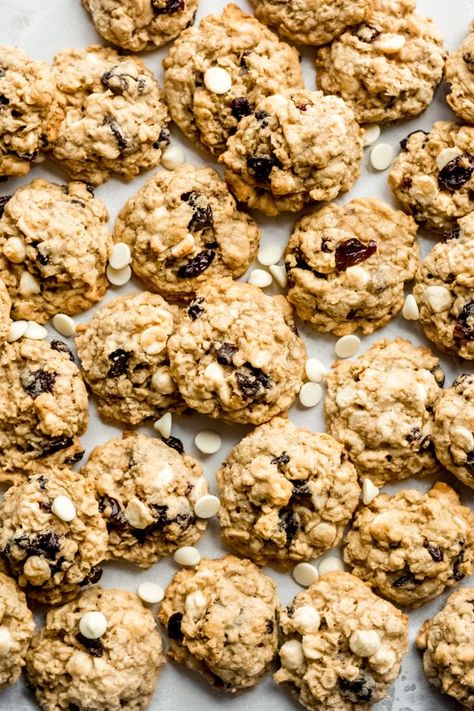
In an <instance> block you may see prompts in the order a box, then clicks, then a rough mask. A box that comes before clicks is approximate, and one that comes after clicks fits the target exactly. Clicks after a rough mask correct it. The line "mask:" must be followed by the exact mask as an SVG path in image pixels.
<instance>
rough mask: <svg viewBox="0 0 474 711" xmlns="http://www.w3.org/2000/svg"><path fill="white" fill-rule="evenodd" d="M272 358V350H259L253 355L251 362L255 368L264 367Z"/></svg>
mask: <svg viewBox="0 0 474 711" xmlns="http://www.w3.org/2000/svg"><path fill="white" fill-rule="evenodd" d="M271 360H272V354H271V353H270V351H258V353H256V354H255V355H252V357H251V359H250V362H251V363H252V365H253V366H254V368H264V367H265V366H266V365H268V364H269V363H270V362H271Z"/></svg>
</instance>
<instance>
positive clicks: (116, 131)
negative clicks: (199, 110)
mask: <svg viewBox="0 0 474 711" xmlns="http://www.w3.org/2000/svg"><path fill="white" fill-rule="evenodd" d="M53 70H54V74H55V77H56V81H57V84H58V89H59V92H60V94H61V97H62V100H63V102H64V105H65V111H66V113H65V117H64V119H63V121H62V122H61V124H60V126H59V133H58V137H57V139H56V141H55V142H54V144H53V146H52V157H53V158H54V159H55V160H57V161H58V162H59V163H60V164H61V165H62V166H63V167H64V168H65V169H66V170H67V172H68V173H69V174H70V175H71V176H72V177H74V178H77V179H79V180H85V181H86V182H89V183H92V184H93V185H99V184H100V183H103V182H104V181H105V180H107V179H108V178H109V177H110V175H111V174H112V173H115V174H117V175H120V176H121V177H123V178H125V179H126V180H130V179H131V178H133V177H134V176H135V175H138V173H140V172H141V171H143V170H148V168H153V167H154V166H156V165H158V163H159V162H160V158H161V153H162V150H163V148H164V147H165V146H166V145H167V144H168V143H169V132H168V130H167V128H166V125H167V123H168V121H169V116H168V109H167V107H166V104H165V103H164V100H163V95H162V91H161V89H160V87H159V86H158V84H157V82H156V79H155V77H154V75H153V73H152V72H151V71H150V69H148V67H146V66H145V64H144V63H143V62H142V60H141V59H139V58H138V57H127V56H121V55H119V54H117V52H115V51H114V50H113V49H110V48H109V47H100V46H98V45H95V46H92V47H88V48H87V49H65V50H63V51H61V52H59V53H58V54H57V55H56V56H55V58H54V62H53Z"/></svg>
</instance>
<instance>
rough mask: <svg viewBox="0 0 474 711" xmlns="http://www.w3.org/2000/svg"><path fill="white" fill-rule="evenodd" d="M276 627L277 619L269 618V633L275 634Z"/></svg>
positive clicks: (267, 627)
mask: <svg viewBox="0 0 474 711" xmlns="http://www.w3.org/2000/svg"><path fill="white" fill-rule="evenodd" d="M274 629H275V620H272V619H270V620H267V624H266V630H267V634H273V630H274Z"/></svg>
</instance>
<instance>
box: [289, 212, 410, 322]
mask: <svg viewBox="0 0 474 711" xmlns="http://www.w3.org/2000/svg"><path fill="white" fill-rule="evenodd" d="M416 232H417V226H416V223H415V221H414V220H413V218H411V217H409V216H407V215H405V214H404V213H403V212H401V211H400V210H392V208H391V207H389V206H388V205H386V204H385V203H383V202H381V201H380V200H377V199H375V198H359V199H357V200H352V201H351V202H349V203H347V204H346V205H328V206H327V207H324V208H322V209H321V210H318V211H317V212H314V213H311V214H309V215H306V216H305V217H302V218H301V219H300V220H298V222H297V223H296V225H295V228H294V230H293V234H292V235H291V237H290V241H289V243H288V247H287V249H286V255H285V264H286V271H287V273H288V282H289V290H288V300H289V301H290V302H291V303H292V304H293V305H294V307H295V308H296V311H297V313H298V316H299V317H300V318H301V319H302V320H303V321H305V322H306V323H308V324H309V325H311V326H313V328H315V329H316V330H318V331H330V332H331V333H335V334H336V335H338V336H344V335H346V334H348V333H352V332H353V331H355V330H360V331H361V332H362V333H372V332H373V331H375V330H376V329H377V328H381V327H382V326H383V325H384V324H385V323H387V321H389V320H390V319H391V318H392V317H393V316H394V315H395V314H396V313H397V312H398V311H399V310H400V309H401V308H402V306H403V301H404V283H405V281H408V280H410V279H413V277H414V275H415V270H416V267H417V264H418V242H417V240H416Z"/></svg>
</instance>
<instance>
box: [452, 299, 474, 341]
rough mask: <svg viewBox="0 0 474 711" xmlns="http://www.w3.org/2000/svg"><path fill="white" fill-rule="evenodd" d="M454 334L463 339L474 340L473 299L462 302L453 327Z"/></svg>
mask: <svg viewBox="0 0 474 711" xmlns="http://www.w3.org/2000/svg"><path fill="white" fill-rule="evenodd" d="M454 336H455V337H456V338H461V339H463V340H467V341H472V340H474V301H469V302H468V303H467V304H464V306H463V307H462V310H461V312H460V314H459V316H458V323H457V324H456V326H455V328H454Z"/></svg>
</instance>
